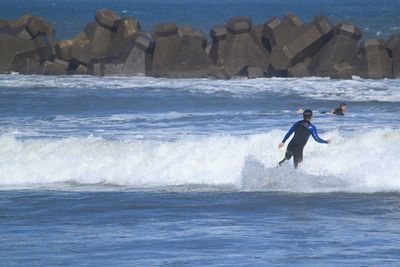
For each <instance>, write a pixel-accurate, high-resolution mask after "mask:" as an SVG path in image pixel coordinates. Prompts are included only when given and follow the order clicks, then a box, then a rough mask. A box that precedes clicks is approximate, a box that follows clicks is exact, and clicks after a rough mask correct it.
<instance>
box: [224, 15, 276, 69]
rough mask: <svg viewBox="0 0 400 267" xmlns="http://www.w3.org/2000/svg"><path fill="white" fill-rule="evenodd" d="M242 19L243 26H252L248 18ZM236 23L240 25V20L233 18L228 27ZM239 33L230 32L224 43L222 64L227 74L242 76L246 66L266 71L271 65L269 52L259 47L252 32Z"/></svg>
mask: <svg viewBox="0 0 400 267" xmlns="http://www.w3.org/2000/svg"><path fill="white" fill-rule="evenodd" d="M242 19H243V23H242V24H246V25H249V24H251V23H249V22H248V19H247V18H242ZM234 23H240V19H239V18H237V17H236V18H232V19H231V20H229V21H228V22H227V24H226V25H232V24H234ZM239 32H241V33H234V32H233V31H229V30H228V35H227V37H226V39H225V41H224V42H225V44H224V48H223V54H222V62H223V67H224V68H225V71H226V73H227V74H228V75H230V76H237V75H239V76H240V75H241V73H242V70H243V69H245V67H246V66H247V67H250V68H253V67H258V68H260V69H265V67H266V66H267V65H268V63H269V61H268V53H267V51H266V50H265V49H263V48H261V47H260V46H259V44H258V43H257V42H256V40H254V38H253V36H252V35H251V34H250V31H247V32H243V31H239Z"/></svg>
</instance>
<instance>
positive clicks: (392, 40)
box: [386, 33, 400, 57]
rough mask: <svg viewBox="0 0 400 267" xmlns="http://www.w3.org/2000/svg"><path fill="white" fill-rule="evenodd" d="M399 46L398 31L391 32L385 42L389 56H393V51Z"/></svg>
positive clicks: (399, 34)
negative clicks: (395, 32)
mask: <svg viewBox="0 0 400 267" xmlns="http://www.w3.org/2000/svg"><path fill="white" fill-rule="evenodd" d="M399 46H400V33H397V34H392V35H391V36H390V37H389V39H388V41H387V42H386V49H387V51H388V54H389V56H390V57H393V51H394V50H395V49H396V48H397V47H399Z"/></svg>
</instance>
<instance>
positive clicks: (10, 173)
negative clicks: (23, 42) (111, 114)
mask: <svg viewBox="0 0 400 267" xmlns="http://www.w3.org/2000/svg"><path fill="white" fill-rule="evenodd" d="M282 134H283V132H281V131H271V132H268V133H265V134H255V135H247V136H229V135H220V136H210V137H192V138H190V137H189V138H184V139H180V140H176V141H151V140H131V141H112V140H105V139H101V138H94V137H87V138H73V137H70V138H65V139H27V140H19V139H16V138H15V137H13V136H8V135H3V136H2V137H0V189H7V188H24V189H30V188H39V187H47V186H51V185H57V186H58V187H59V188H63V186H66V185H71V184H73V185H74V187H76V188H79V187H83V186H85V185H102V186H105V187H109V186H118V187H122V188H127V189H149V188H150V189H151V188H153V189H154V188H165V187H172V188H186V190H187V189H188V188H190V186H193V185H195V186H196V188H204V190H207V188H211V187H217V188H221V190H223V189H224V188H225V189H226V188H229V190H235V191H289V192H332V191H335V192H338V191H341V192H399V191H400V168H399V166H400V158H399V157H398V151H400V130H393V129H376V130H371V131H367V132H363V133H345V134H339V133H338V132H330V133H325V134H323V136H326V137H332V139H333V144H331V145H319V144H317V143H315V142H313V141H311V140H310V142H309V144H308V145H307V147H306V150H305V161H304V163H303V164H302V166H301V168H300V169H299V170H297V171H295V170H293V168H292V166H291V162H290V163H288V164H286V166H283V167H281V168H276V163H277V162H278V161H279V160H280V159H281V157H282V156H283V153H284V151H280V150H278V149H277V147H276V145H277V143H279V141H280V138H281V137H282Z"/></svg>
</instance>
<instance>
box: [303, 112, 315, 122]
mask: <svg viewBox="0 0 400 267" xmlns="http://www.w3.org/2000/svg"><path fill="white" fill-rule="evenodd" d="M312 115H313V113H312V110H311V109H306V110H304V112H303V118H304V119H305V120H308V121H309V120H311V118H312Z"/></svg>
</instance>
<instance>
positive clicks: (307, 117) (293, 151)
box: [279, 109, 331, 169]
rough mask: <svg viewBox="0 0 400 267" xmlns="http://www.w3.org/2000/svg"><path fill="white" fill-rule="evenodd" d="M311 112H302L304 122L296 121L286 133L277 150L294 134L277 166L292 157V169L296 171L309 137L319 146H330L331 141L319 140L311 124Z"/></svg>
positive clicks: (315, 129)
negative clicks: (319, 144)
mask: <svg viewBox="0 0 400 267" xmlns="http://www.w3.org/2000/svg"><path fill="white" fill-rule="evenodd" d="M312 115H313V113H312V111H311V110H309V109H308V110H305V111H304V112H303V118H304V120H302V121H298V122H296V123H295V124H293V126H292V128H290V130H289V131H288V132H287V134H286V135H285V137H284V138H283V140H282V142H281V143H280V144H279V148H281V147H284V146H285V142H286V141H287V140H288V139H289V137H290V136H291V135H292V134H293V133H294V137H293V138H292V140H291V141H290V143H289V145H288V147H287V150H286V154H285V158H284V159H283V160H281V161H280V162H279V166H281V165H282V163H284V162H285V161H286V160H288V159H291V158H292V157H293V162H294V167H295V168H296V169H297V167H298V166H299V163H300V162H302V161H303V149H304V146H305V145H306V144H307V141H308V138H310V135H312V137H313V138H314V140H315V141H317V142H318V143H321V144H330V143H331V141H330V140H329V139H328V140H323V139H321V138H320V137H319V136H318V134H317V128H315V126H314V125H313V124H312V123H311V118H312Z"/></svg>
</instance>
